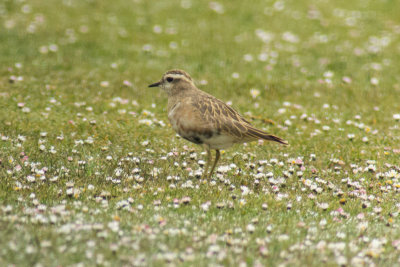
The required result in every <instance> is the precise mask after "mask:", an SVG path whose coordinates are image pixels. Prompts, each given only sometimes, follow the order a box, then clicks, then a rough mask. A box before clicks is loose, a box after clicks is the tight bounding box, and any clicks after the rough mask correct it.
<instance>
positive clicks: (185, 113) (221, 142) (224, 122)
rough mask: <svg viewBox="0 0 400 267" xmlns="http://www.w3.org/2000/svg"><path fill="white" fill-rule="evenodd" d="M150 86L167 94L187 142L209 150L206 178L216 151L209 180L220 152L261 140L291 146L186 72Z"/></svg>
mask: <svg viewBox="0 0 400 267" xmlns="http://www.w3.org/2000/svg"><path fill="white" fill-rule="evenodd" d="M149 87H161V89H163V90H164V91H165V92H166V93H167V95H168V119H169V121H170V123H171V125H172V128H173V129H174V130H175V131H176V132H177V133H178V134H179V135H180V136H181V137H183V138H184V139H186V140H188V141H190V142H193V143H195V144H199V145H203V146H204V147H205V149H206V151H207V156H208V159H207V164H206V166H205V168H204V173H203V176H202V177H203V178H204V177H205V176H206V174H207V171H208V168H209V166H210V164H211V149H215V150H216V156H215V161H214V164H213V165H212V168H211V171H210V174H209V176H208V177H209V178H210V177H211V175H212V174H213V172H214V169H215V166H216V165H217V162H218V160H219V158H220V149H226V148H228V147H230V146H232V145H233V144H235V143H244V142H250V141H256V140H259V139H264V140H268V141H274V142H278V143H281V144H284V145H287V144H288V143H287V142H286V141H285V140H283V139H281V138H279V137H277V136H275V135H271V134H268V133H266V132H264V131H261V130H259V129H256V128H254V126H252V125H251V124H250V122H249V121H247V120H246V119H244V118H243V117H242V116H241V115H240V114H239V113H238V112H237V111H236V110H234V109H233V108H231V107H230V106H228V105H227V104H225V103H224V102H222V101H221V100H219V99H217V98H215V97H213V96H212V95H209V94H207V93H205V92H203V91H201V90H200V89H198V88H197V87H196V86H195V85H194V83H193V80H192V78H191V77H190V76H189V74H188V73H186V72H185V71H183V70H170V71H167V72H166V73H165V74H164V75H163V76H162V78H161V80H160V81H158V82H156V83H153V84H150V85H149Z"/></svg>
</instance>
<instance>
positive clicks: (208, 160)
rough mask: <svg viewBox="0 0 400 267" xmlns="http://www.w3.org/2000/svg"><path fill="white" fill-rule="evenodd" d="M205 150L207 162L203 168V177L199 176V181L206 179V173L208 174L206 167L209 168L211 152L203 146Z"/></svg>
mask: <svg viewBox="0 0 400 267" xmlns="http://www.w3.org/2000/svg"><path fill="white" fill-rule="evenodd" d="M204 147H205V148H206V151H207V162H206V166H205V167H204V171H203V175H202V176H201V179H204V178H206V176H207V172H208V167H209V166H210V163H211V156H212V155H211V150H210V147H209V146H204Z"/></svg>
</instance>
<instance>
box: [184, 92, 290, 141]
mask: <svg viewBox="0 0 400 267" xmlns="http://www.w3.org/2000/svg"><path fill="white" fill-rule="evenodd" d="M191 104H192V106H193V107H194V108H195V110H196V113H198V116H199V117H201V120H202V121H203V123H204V122H205V123H207V124H208V125H212V126H213V127H212V128H213V129H214V131H215V132H220V133H226V134H229V135H232V136H234V137H236V138H237V140H238V141H239V140H242V141H251V140H258V139H265V140H270V141H275V142H278V143H281V144H287V142H286V141H284V140H283V139H281V138H279V137H277V136H274V135H271V134H268V133H266V132H264V131H261V130H259V129H257V128H255V127H253V126H252V125H251V124H250V122H249V121H247V120H246V119H245V118H243V117H242V116H241V115H240V114H239V113H238V112H237V111H236V110H234V109H233V108H231V107H230V106H228V105H227V104H225V103H224V102H222V101H221V100H219V99H217V98H215V97H213V96H211V95H208V94H204V95H200V96H195V97H193V98H192V99H191Z"/></svg>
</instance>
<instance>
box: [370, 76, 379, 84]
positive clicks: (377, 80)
mask: <svg viewBox="0 0 400 267" xmlns="http://www.w3.org/2000/svg"><path fill="white" fill-rule="evenodd" d="M370 82H371V84H372V85H378V84H379V79H378V78H376V77H372V78H371V81H370Z"/></svg>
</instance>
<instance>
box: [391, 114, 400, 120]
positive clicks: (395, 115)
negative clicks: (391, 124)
mask: <svg viewBox="0 0 400 267" xmlns="http://www.w3.org/2000/svg"><path fill="white" fill-rule="evenodd" d="M393 119H394V120H395V121H400V113H399V114H393Z"/></svg>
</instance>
